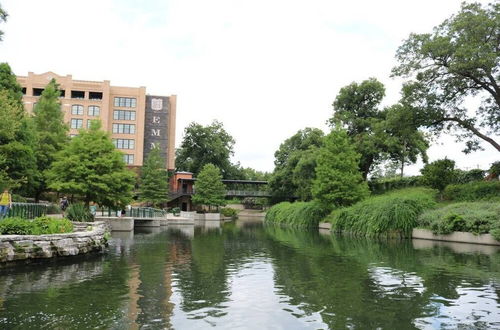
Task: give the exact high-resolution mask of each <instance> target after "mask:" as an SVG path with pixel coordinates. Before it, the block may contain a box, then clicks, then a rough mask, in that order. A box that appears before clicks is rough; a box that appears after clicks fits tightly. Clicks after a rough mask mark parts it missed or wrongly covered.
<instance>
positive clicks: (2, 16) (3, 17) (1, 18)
mask: <svg viewBox="0 0 500 330" xmlns="http://www.w3.org/2000/svg"><path fill="white" fill-rule="evenodd" d="M8 16H9V15H8V14H7V12H6V11H5V10H3V8H2V5H0V23H1V22H7V17H8ZM2 40H3V31H2V30H0V41H2Z"/></svg>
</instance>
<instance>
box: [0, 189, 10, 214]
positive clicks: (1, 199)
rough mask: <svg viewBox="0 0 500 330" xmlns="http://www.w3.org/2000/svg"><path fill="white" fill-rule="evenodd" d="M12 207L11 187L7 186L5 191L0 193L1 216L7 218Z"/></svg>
mask: <svg viewBox="0 0 500 330" xmlns="http://www.w3.org/2000/svg"><path fill="white" fill-rule="evenodd" d="M11 207H12V196H11V195H10V193H9V189H7V188H5V189H4V191H3V193H2V194H1V195H0V218H5V217H6V216H7V213H9V209H10V208H11Z"/></svg>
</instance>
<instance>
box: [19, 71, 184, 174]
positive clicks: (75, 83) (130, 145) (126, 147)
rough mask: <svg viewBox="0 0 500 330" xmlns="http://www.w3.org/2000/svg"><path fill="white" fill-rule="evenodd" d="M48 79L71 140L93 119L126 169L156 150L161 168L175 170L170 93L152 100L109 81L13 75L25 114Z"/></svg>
mask: <svg viewBox="0 0 500 330" xmlns="http://www.w3.org/2000/svg"><path fill="white" fill-rule="evenodd" d="M52 79H55V80H56V81H57V83H58V84H59V88H60V90H61V97H60V98H61V107H62V111H63V113H64V120H65V122H66V123H68V125H69V127H70V130H69V134H70V135H71V136H75V135H77V134H78V130H79V129H81V128H88V127H90V123H91V121H92V120H95V119H98V120H100V121H101V123H102V128H103V129H104V130H106V131H108V132H109V133H110V134H111V138H112V140H113V143H114V145H115V147H116V148H117V149H119V150H120V151H122V152H123V159H124V160H125V163H126V164H127V165H128V166H130V167H140V166H142V164H143V162H144V160H145V158H146V157H147V155H148V153H149V151H150V150H151V149H152V148H160V151H161V153H162V155H163V156H164V159H165V163H166V164H165V166H166V168H167V169H169V170H173V169H174V168H175V117H176V102H177V97H176V95H171V96H152V95H147V94H146V87H118V86H111V84H110V82H109V80H104V81H84V80H73V78H72V76H71V75H66V76H59V75H57V74H55V73H53V72H46V73H43V74H34V73H33V72H29V73H28V76H18V77H17V81H18V82H19V84H20V85H21V87H22V89H23V101H24V106H25V109H26V110H27V111H28V112H30V113H32V112H33V109H34V107H35V105H36V103H37V101H38V98H39V97H40V95H41V94H42V92H43V90H44V88H45V86H46V85H47V84H48V83H49V82H50V80H52Z"/></svg>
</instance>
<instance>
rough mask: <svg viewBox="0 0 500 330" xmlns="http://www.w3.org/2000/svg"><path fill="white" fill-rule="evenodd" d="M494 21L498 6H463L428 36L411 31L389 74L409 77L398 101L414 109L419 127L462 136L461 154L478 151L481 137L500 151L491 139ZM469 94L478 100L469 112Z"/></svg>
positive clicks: (498, 126)
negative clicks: (485, 129) (457, 133)
mask: <svg viewBox="0 0 500 330" xmlns="http://www.w3.org/2000/svg"><path fill="white" fill-rule="evenodd" d="M499 22H500V3H498V2H493V3H490V4H489V5H486V6H484V7H483V6H482V5H481V4H479V3H466V2H463V3H462V8H461V10H460V12H458V13H457V14H455V15H453V16H451V17H450V18H449V19H447V20H445V21H444V22H443V23H442V24H440V25H439V26H437V27H436V28H434V31H433V32H432V33H424V34H414V33H412V34H411V35H410V36H409V38H408V39H407V40H406V41H404V43H403V44H402V45H401V46H400V47H399V49H398V51H397V53H396V58H397V60H398V62H399V65H398V66H397V67H395V68H394V69H393V75H395V76H402V77H409V78H411V79H413V80H411V81H409V82H408V83H406V84H405V86H404V87H403V103H404V104H407V105H409V106H411V107H413V109H414V113H415V118H416V119H417V123H418V124H419V125H420V126H425V127H428V128H430V129H431V130H432V131H433V132H435V133H437V134H439V133H440V132H441V131H443V130H446V131H455V130H456V129H459V130H458V131H459V132H460V131H461V132H463V133H462V134H460V135H459V139H460V138H461V139H466V149H465V150H464V151H465V152H470V151H473V150H476V149H480V145H479V141H480V139H481V140H483V141H486V142H488V143H490V144H491V145H492V146H493V147H495V148H496V149H497V150H498V151H500V145H499V144H498V142H496V141H495V140H494V139H493V138H494V137H495V135H496V134H498V132H499V131H500V120H498V118H499V117H500V89H499V84H500V83H499V78H500V76H499V75H498V72H499V69H500V62H499V60H500V48H499V47H498V29H499V27H500V23H499ZM469 96H473V97H478V98H481V99H482V103H481V105H480V106H479V107H478V108H477V109H476V111H475V112H474V113H472V114H471V113H470V110H472V109H471V107H470V102H467V103H466V100H469ZM481 127H485V128H487V130H488V131H489V133H491V134H489V135H490V136H488V135H486V134H487V133H485V132H481V131H479V128H481ZM461 139H460V140H461Z"/></svg>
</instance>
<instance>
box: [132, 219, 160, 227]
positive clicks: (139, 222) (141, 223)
mask: <svg viewBox="0 0 500 330" xmlns="http://www.w3.org/2000/svg"><path fill="white" fill-rule="evenodd" d="M134 226H135V227H160V219H159V218H135V219H134Z"/></svg>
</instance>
